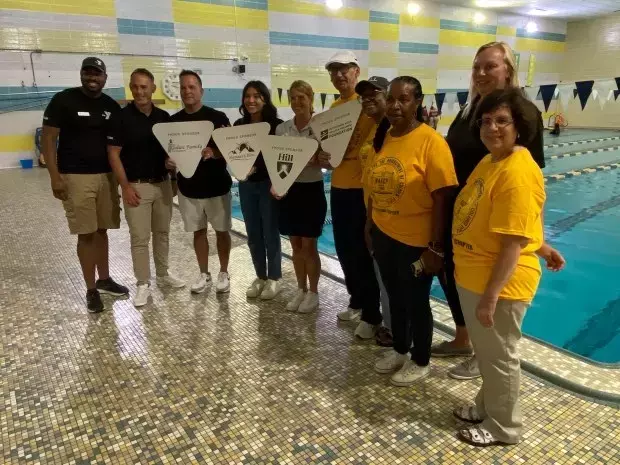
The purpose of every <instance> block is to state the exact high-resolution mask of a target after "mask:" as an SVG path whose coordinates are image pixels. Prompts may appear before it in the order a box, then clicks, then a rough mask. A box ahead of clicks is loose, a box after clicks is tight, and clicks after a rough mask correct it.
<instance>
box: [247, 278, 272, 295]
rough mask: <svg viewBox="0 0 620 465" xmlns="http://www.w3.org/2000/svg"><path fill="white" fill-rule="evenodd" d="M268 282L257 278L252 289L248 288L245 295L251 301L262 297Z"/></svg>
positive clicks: (251, 286)
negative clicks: (261, 294)
mask: <svg viewBox="0 0 620 465" xmlns="http://www.w3.org/2000/svg"><path fill="white" fill-rule="evenodd" d="M266 282H267V281H265V280H264V279H260V278H256V279H255V280H254V282H252V284H250V287H248V290H247V291H246V292H245V295H246V296H248V297H249V298H250V299H255V298H256V297H258V296H259V295H260V293H261V292H263V289H264V288H265V284H266Z"/></svg>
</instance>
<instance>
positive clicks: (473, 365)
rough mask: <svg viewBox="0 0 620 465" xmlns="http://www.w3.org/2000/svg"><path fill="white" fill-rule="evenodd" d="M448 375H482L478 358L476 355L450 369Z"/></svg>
mask: <svg viewBox="0 0 620 465" xmlns="http://www.w3.org/2000/svg"><path fill="white" fill-rule="evenodd" d="M448 376H449V377H450V378H454V379H463V380H467V379H476V378H480V376H482V375H481V374H480V368H479V367H478V359H477V358H476V356H475V355H474V356H473V357H470V358H468V359H467V360H465V361H464V362H462V363H459V364H458V365H455V366H453V367H452V368H450V369H449V370H448Z"/></svg>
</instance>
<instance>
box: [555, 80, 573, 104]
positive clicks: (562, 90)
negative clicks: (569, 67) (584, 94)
mask: <svg viewBox="0 0 620 465" xmlns="http://www.w3.org/2000/svg"><path fill="white" fill-rule="evenodd" d="M573 90H574V85H573V84H572V83H570V84H560V85H558V98H559V99H560V102H562V106H563V107H564V108H566V107H567V106H568V103H569V102H570V100H571V99H572V98H574V96H573Z"/></svg>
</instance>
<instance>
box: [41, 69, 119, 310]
mask: <svg viewBox="0 0 620 465" xmlns="http://www.w3.org/2000/svg"><path fill="white" fill-rule="evenodd" d="M80 77H81V81H82V86H81V87H75V88H71V89H66V90H63V91H62V92H59V93H57V94H56V95H55V96H54V97H53V98H52V100H51V101H50V103H49V105H48V107H47V109H46V110H45V113H44V116H43V136H42V146H43V153H45V157H46V162H47V168H48V170H49V173H50V178H51V183H52V192H53V193H54V197H56V198H57V199H60V200H62V202H63V206H64V208H65V212H66V214H67V220H68V222H69V231H70V232H71V234H76V235H77V236H78V244H77V254H78V258H79V260H80V265H81V267H82V273H83V275H84V281H85V282H86V288H87V292H86V302H87V308H88V311H89V312H91V313H97V312H101V311H102V310H103V302H102V301H101V297H100V295H99V293H100V292H101V293H106V294H111V295H115V296H121V295H127V294H128V292H129V290H128V289H127V288H126V287H125V286H121V285H120V284H117V283H116V282H114V281H113V280H112V278H110V271H109V263H108V234H107V230H108V229H118V228H119V227H120V206H119V198H118V187H117V184H116V181H115V180H114V176H113V175H112V173H111V172H110V164H109V163H108V156H107V150H106V146H107V144H106V133H107V125H108V122H109V120H110V118H111V116H112V114H114V113H116V112H117V111H119V110H120V107H119V105H118V103H116V102H115V101H114V100H113V99H112V98H110V97H109V96H107V95H105V94H103V93H102V90H103V87H104V86H105V83H106V80H107V77H108V76H107V74H106V68H105V64H104V63H103V61H101V60H100V59H99V58H94V57H91V58H86V59H85V60H84V61H83V62H82V69H81V71H80ZM57 141H58V150H57V149H56V142H57ZM96 274H99V279H98V280H96V281H95V277H96Z"/></svg>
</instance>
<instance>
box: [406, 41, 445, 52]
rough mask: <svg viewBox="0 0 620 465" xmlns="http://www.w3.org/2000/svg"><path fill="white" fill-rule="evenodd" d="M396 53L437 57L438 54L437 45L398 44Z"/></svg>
mask: <svg viewBox="0 0 620 465" xmlns="http://www.w3.org/2000/svg"><path fill="white" fill-rule="evenodd" d="M398 51H399V52H404V53H424V54H426V55H437V54H438V53H439V44H422V43H418V42H399V43H398Z"/></svg>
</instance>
